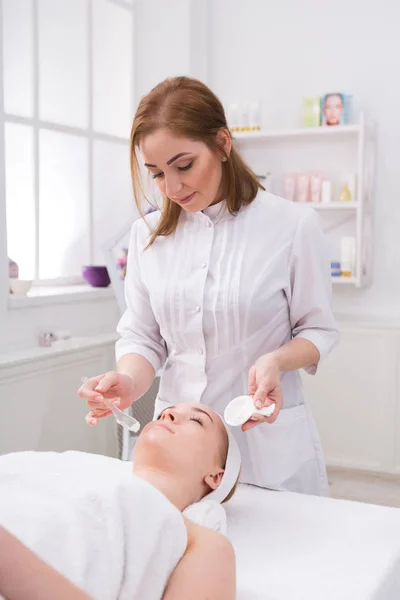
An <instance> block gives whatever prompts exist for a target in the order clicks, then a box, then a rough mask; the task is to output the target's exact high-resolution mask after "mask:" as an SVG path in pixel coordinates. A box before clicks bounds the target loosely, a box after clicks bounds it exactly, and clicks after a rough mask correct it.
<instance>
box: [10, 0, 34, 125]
mask: <svg viewBox="0 0 400 600" xmlns="http://www.w3.org/2000/svg"><path fill="white" fill-rule="evenodd" d="M3 51H4V57H3V62H4V66H3V68H4V110H5V112H6V113H11V114H14V115H18V116H22V117H32V116H33V59H32V56H33V19H32V0H3Z"/></svg>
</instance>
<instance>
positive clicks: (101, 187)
mask: <svg viewBox="0 0 400 600" xmlns="http://www.w3.org/2000/svg"><path fill="white" fill-rule="evenodd" d="M93 177H94V181H93V198H94V203H93V222H94V258H95V263H96V264H100V265H101V264H104V244H105V243H106V242H107V241H109V240H110V238H112V237H113V236H114V235H115V234H117V233H118V232H119V231H120V230H121V229H122V228H123V227H124V225H125V223H127V222H128V220H130V221H132V222H133V218H134V217H135V216H138V212H137V210H136V207H135V203H134V199H133V194H132V184H131V177H130V171H129V146H128V144H127V145H126V146H123V145H122V144H113V143H111V142H99V141H96V142H95V143H94V153H93Z"/></svg>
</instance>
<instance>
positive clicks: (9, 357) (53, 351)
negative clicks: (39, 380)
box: [0, 332, 119, 370]
mask: <svg viewBox="0 0 400 600" xmlns="http://www.w3.org/2000/svg"><path fill="white" fill-rule="evenodd" d="M118 337H119V336H118V335H117V333H116V332H112V333H103V334H99V335H96V336H90V337H76V338H70V339H68V340H59V341H56V342H53V344H52V345H51V346H49V347H47V348H44V347H42V346H30V347H28V348H22V349H15V350H7V352H0V370H1V369H2V368H7V367H14V366H20V365H23V364H25V363H29V362H36V361H38V360H43V359H49V358H53V359H54V358H56V357H58V356H64V355H66V354H73V353H75V352H83V351H85V350H90V349H92V348H97V347H100V346H108V345H110V346H113V345H114V344H115V342H116V341H117V339H118Z"/></svg>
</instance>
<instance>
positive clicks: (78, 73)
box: [39, 0, 89, 128]
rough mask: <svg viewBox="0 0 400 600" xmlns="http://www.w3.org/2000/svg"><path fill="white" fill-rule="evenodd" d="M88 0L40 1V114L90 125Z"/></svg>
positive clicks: (47, 118)
mask: <svg viewBox="0 0 400 600" xmlns="http://www.w3.org/2000/svg"><path fill="white" fill-rule="evenodd" d="M88 77H89V70H88V4H87V0H68V2H66V1H65V0H39V83H40V89H39V115H40V118H41V119H43V120H45V121H52V122H55V123H61V124H63V125H71V126H75V127H82V128H86V127H88V109H89V107H88V102H89V100H88V97H89V90H88Z"/></svg>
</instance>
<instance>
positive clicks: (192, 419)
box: [190, 417, 204, 427]
mask: <svg viewBox="0 0 400 600" xmlns="http://www.w3.org/2000/svg"><path fill="white" fill-rule="evenodd" d="M190 421H197V423H198V424H199V425H201V426H202V427H204V423H203V420H202V419H201V418H200V417H190Z"/></svg>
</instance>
